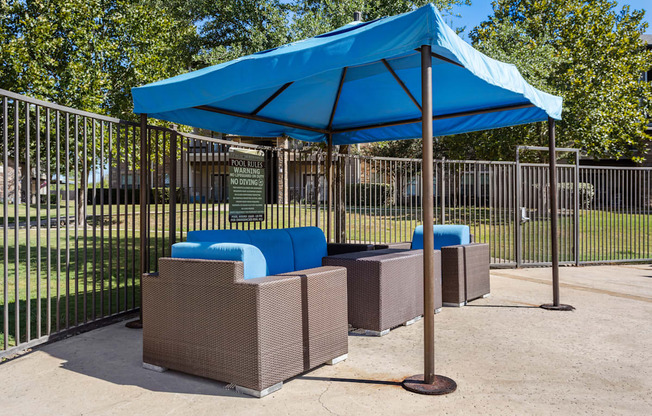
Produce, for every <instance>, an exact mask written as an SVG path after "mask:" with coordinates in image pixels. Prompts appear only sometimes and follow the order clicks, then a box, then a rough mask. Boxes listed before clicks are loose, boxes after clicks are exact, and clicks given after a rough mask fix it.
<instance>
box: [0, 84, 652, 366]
mask: <svg viewBox="0 0 652 416" xmlns="http://www.w3.org/2000/svg"><path fill="white" fill-rule="evenodd" d="M0 106H1V108H2V110H1V111H0V129H1V130H2V140H1V142H0V146H1V149H2V159H1V160H0V168H1V170H0V201H1V202H0V204H1V205H2V207H3V210H2V226H1V227H0V229H1V230H2V243H3V249H2V250H0V256H1V257H2V273H3V278H2V281H3V288H2V291H1V292H0V309H1V313H0V320H1V325H0V357H2V356H6V355H10V354H12V353H14V352H15V351H16V350H19V349H24V348H27V347H29V346H31V345H35V344H38V343H42V342H45V341H48V340H50V339H53V338H56V337H59V336H63V335H66V334H68V333H70V332H75V331H79V330H82V329H84V328H86V327H88V326H89V325H96V324H99V323H103V322H106V321H107V319H111V318H112V317H119V316H120V315H122V314H126V313H131V312H134V311H136V310H137V309H138V308H139V295H140V279H139V278H138V276H139V275H140V272H141V270H140V268H141V266H140V259H141V255H143V254H147V256H146V258H147V259H148V260H149V261H148V263H147V264H146V268H147V269H148V270H149V271H155V270H156V269H157V267H158V265H157V263H158V262H157V261H156V259H157V258H159V257H161V256H166V255H169V253H170V246H171V244H173V243H174V242H176V241H183V240H184V239H185V236H186V233H187V232H188V231H191V230H198V229H226V228H229V229H231V228H240V229H243V228H246V229H257V228H283V227H296V226H305V225H313V226H317V227H321V228H322V229H324V230H325V231H326V232H327V233H328V234H330V236H331V238H332V239H333V240H335V241H359V242H369V243H383V242H399V241H409V240H411V237H412V231H413V230H414V228H415V226H416V225H418V224H420V223H421V220H422V215H423V213H422V210H421V202H422V201H421V195H422V183H421V171H422V165H421V163H422V162H421V160H418V159H398V158H378V157H366V156H360V155H357V154H336V155H334V157H333V190H332V206H333V210H332V213H331V214H330V219H329V213H328V209H327V207H328V205H327V204H328V197H327V195H328V189H327V181H326V155H325V153H324V151H323V150H321V149H320V148H318V147H310V146H302V145H301V144H300V143H295V142H292V141H285V140H284V141H281V142H279V144H278V145H276V146H256V145H250V144H245V143H235V142H233V141H229V140H221V139H215V138H210V137H205V136H200V135H197V134H191V133H185V132H179V131H175V130H170V129H166V128H162V127H157V126H151V125H150V126H147V136H146V137H147V139H146V141H145V142H146V143H145V145H146V146H147V154H148V155H149V156H148V160H146V161H145V162H146V163H145V165H146V166H148V169H147V170H146V172H141V170H140V168H139V167H140V164H141V161H140V156H139V155H140V127H139V125H138V124H136V123H131V122H126V121H123V120H118V119H114V118H110V117H104V116H99V115H96V114H91V113H87V112H83V111H78V110H75V109H71V108H66V107H62V106H58V105H55V104H50V103H47V102H43V101H39V100H35V99H32V98H29V97H25V96H21V95H17V94H14V93H11V92H8V91H3V90H0ZM232 149H256V150H258V151H260V152H262V154H263V156H264V160H265V169H266V171H265V172H266V173H265V175H266V192H265V211H266V213H265V214H266V215H265V219H264V220H263V221H258V222H249V223H236V222H231V221H229V215H228V214H229V201H228V194H229V192H228V187H229V176H228V160H229V152H230V150H232ZM547 169H548V167H547V165H541V164H527V163H517V162H486V161H449V160H438V161H435V166H434V172H435V178H434V179H435V180H434V195H435V201H434V205H435V211H434V212H433V215H434V218H435V223H459V224H467V225H469V226H470V227H471V230H472V233H473V235H474V238H475V241H479V242H485V243H488V244H490V247H491V256H492V260H491V261H492V265H493V266H494V267H515V266H528V265H545V264H547V263H549V262H550V248H549V241H550V234H549V220H550V211H549V209H548V206H547V200H548V195H549V191H548V190H549V183H548V170H547ZM141 174H145V175H147V177H146V183H147V184H148V185H147V192H145V193H144V194H143V195H145V198H147V199H148V201H147V202H148V204H147V206H146V209H147V212H146V215H147V218H146V221H145V224H147V225H148V231H147V232H146V233H144V235H143V234H141V230H140V220H141V217H140V210H139V203H140V197H141V193H140V175H141ZM558 177H559V184H558V188H559V190H558V192H559V195H558V197H559V198H558V199H559V210H558V213H557V215H558V216H559V227H560V231H559V235H558V238H559V239H560V260H561V261H562V262H563V263H568V264H584V263H606V262H614V261H651V260H652V255H651V253H650V243H651V240H652V234H651V232H650V231H651V230H650V222H651V219H652V215H651V214H652V213H651V212H650V210H651V205H650V204H651V201H652V198H651V186H652V183H651V182H650V179H651V178H650V170H649V169H646V168H611V167H584V166H581V167H579V168H578V167H576V166H575V165H563V164H562V165H559V166H558ZM329 226H330V228H329ZM141 238H146V241H145V247H147V249H148V252H147V253H141V251H140V247H141V244H140V243H141Z"/></svg>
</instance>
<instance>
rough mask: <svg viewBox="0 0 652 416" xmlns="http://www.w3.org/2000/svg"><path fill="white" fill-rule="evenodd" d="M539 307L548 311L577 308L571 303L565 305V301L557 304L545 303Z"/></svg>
mask: <svg viewBox="0 0 652 416" xmlns="http://www.w3.org/2000/svg"><path fill="white" fill-rule="evenodd" d="M539 307H540V308H541V309H545V310H547V311H574V310H575V308H574V307H572V306H571V305H565V304H563V303H562V304H559V305H555V304H552V303H545V304H543V305H541V306H539Z"/></svg>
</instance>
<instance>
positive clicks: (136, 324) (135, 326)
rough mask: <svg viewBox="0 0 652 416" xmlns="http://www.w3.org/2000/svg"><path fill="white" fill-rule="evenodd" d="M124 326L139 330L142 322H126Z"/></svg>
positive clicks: (138, 320)
mask: <svg viewBox="0 0 652 416" xmlns="http://www.w3.org/2000/svg"><path fill="white" fill-rule="evenodd" d="M125 326H126V327H127V328H131V329H141V328H142V327H143V321H141V320H140V319H135V320H133V321H129V322H127V323H126V324H125Z"/></svg>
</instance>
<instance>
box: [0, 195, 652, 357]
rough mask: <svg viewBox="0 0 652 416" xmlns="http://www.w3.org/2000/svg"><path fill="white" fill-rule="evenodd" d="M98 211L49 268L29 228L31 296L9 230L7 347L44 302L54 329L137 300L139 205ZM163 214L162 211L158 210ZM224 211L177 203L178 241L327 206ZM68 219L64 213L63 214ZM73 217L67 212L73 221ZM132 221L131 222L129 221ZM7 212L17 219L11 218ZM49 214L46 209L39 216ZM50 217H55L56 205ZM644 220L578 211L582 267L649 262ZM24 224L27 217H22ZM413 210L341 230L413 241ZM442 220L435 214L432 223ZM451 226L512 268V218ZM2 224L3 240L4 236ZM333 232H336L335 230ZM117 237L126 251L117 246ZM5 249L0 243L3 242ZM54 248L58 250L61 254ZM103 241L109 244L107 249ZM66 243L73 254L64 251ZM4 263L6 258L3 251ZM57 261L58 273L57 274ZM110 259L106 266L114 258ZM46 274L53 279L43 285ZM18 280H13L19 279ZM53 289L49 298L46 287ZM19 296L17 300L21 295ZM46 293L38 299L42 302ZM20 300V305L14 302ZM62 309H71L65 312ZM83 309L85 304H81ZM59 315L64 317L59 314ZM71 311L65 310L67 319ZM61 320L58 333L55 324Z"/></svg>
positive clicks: (545, 235) (540, 237) (378, 214)
mask: <svg viewBox="0 0 652 416" xmlns="http://www.w3.org/2000/svg"><path fill="white" fill-rule="evenodd" d="M13 208H14V207H13V206H10V209H9V210H8V218H9V221H8V224H13V218H14V217H13V213H14V209H13ZM101 208H102V209H101V210H100V207H96V214H98V215H100V211H101V215H103V216H104V217H103V220H102V221H100V220H99V217H95V218H97V220H93V217H92V207H90V208H89V210H88V211H87V214H88V215H91V217H89V222H88V224H87V227H81V226H80V227H78V228H77V235H76V236H75V224H74V223H71V224H70V225H69V234H68V236H67V237H66V231H65V226H60V229H59V235H58V237H57V231H56V228H50V229H49V231H50V251H49V253H50V261H49V264H48V261H47V254H48V251H47V247H46V242H47V230H46V228H41V231H40V239H41V248H40V255H41V262H40V263H39V262H38V256H37V254H38V248H37V235H39V234H38V232H37V230H36V228H32V229H30V232H29V246H30V263H29V277H30V279H29V280H30V282H29V289H28V282H27V280H28V279H27V275H28V273H27V271H28V265H27V262H26V258H27V241H28V233H27V230H26V229H25V228H19V229H18V248H19V261H18V262H17V268H16V262H15V235H16V234H15V233H16V230H15V229H12V228H9V229H8V230H7V239H8V244H7V249H8V251H9V255H8V258H7V267H6V270H5V267H4V266H3V270H2V272H3V273H5V271H6V273H7V275H8V281H7V294H6V303H7V305H8V307H7V309H8V314H9V320H8V323H9V336H8V342H9V346H12V345H15V343H16V340H15V339H14V334H15V314H16V309H17V308H18V310H19V311H20V314H19V316H20V324H19V325H20V326H19V329H20V337H21V342H23V341H25V340H26V337H25V335H26V332H27V327H26V322H27V320H26V319H25V317H26V314H27V305H28V304H29V306H30V315H31V316H30V320H29V321H30V323H31V325H30V334H31V337H32V338H34V337H36V336H37V335H38V334H37V328H36V322H37V320H36V316H37V311H38V310H40V313H41V323H42V324H41V328H40V330H41V334H45V333H46V329H47V325H48V323H47V319H46V317H47V310H48V299H49V309H50V314H51V319H50V326H51V329H52V331H53V332H54V331H56V330H57V329H64V328H66V326H74V325H75V324H77V323H83V322H85V321H89V320H92V319H94V318H98V317H101V316H106V315H109V314H111V313H115V312H118V311H122V310H125V309H130V308H132V307H134V306H137V305H138V302H139V290H140V288H139V279H138V278H137V276H138V275H139V271H138V270H137V269H138V267H139V261H140V251H139V247H140V233H139V231H138V229H139V221H140V215H139V213H138V207H137V206H136V207H132V206H128V210H127V212H128V214H127V215H125V206H124V205H122V206H120V210H119V215H118V207H117V206H115V205H114V206H111V207H109V206H104V207H101ZM157 208H158V209H157ZM163 208H164V206H161V205H159V206H158V207H155V206H152V207H151V208H150V213H149V215H148V220H149V223H150V229H151V232H150V235H149V239H150V244H149V247H150V258H151V261H150V265H151V267H150V270H155V269H156V258H157V257H159V256H163V255H167V254H169V243H170V236H169V228H168V225H169V219H170V218H169V216H170V213H169V211H168V210H167V206H165V208H166V210H164V209H163ZM227 209H228V205H227V204H222V205H218V204H215V205H214V206H213V205H207V204H178V205H177V210H178V211H177V214H176V217H175V220H176V224H177V241H179V239H185V233H186V232H187V231H188V230H194V229H212V228H240V229H249V228H250V227H251V228H254V227H255V228H272V227H279V228H282V227H297V226H305V225H318V226H321V227H322V228H325V224H326V213H325V211H324V207H323V206H322V207H321V209H320V210H317V209H316V208H315V207H314V206H311V205H304V204H298V203H297V204H296V205H295V204H291V205H268V206H267V208H266V209H267V212H266V219H265V221H264V222H262V223H256V224H252V225H250V224H243V223H231V222H230V221H229V219H228V211H227ZM60 211H61V215H65V214H64V212H65V209H64V207H60ZM74 212H75V209H74V207H73V206H69V214H70V215H74ZM134 213H135V215H133V214H134ZM9 214H11V215H9ZM45 214H46V210H45V208H42V210H41V217H42V218H45V216H46V215H45ZM51 215H52V216H54V215H55V209H54V208H53V207H51ZM29 216H30V217H31V218H32V221H36V220H37V217H38V213H37V212H36V209H35V208H34V207H32V208H31V209H30V212H29ZM650 217H651V216H645V215H638V214H630V215H624V214H616V213H611V212H607V211H587V210H585V211H582V212H581V213H580V224H579V235H580V261H602V260H616V259H643V258H649V257H650V246H651V245H652V230H651V226H652V218H650ZM20 218H22V219H20ZM25 218H27V212H26V208H25V206H24V205H22V206H19V221H24V219H25ZM419 222H420V221H419V218H418V211H417V209H416V207H413V208H411V209H410V208H409V207H389V206H385V207H377V208H373V209H372V208H366V209H363V208H358V209H347V210H346V212H345V224H346V225H345V231H346V235H347V240H348V241H356V242H369V243H374V242H378V243H380V242H398V241H409V240H410V239H411V237H412V231H413V229H414V227H415V226H416V225H417V224H418V223H419ZM437 222H439V215H436V216H435V223H437ZM447 222H449V223H465V224H468V225H470V227H471V232H472V233H473V234H474V236H475V241H477V242H484V243H489V244H490V246H491V256H492V258H493V259H494V260H493V261H494V262H506V263H513V262H514V261H515V253H514V249H513V240H514V224H513V221H512V218H511V214H510V213H509V212H506V211H505V212H497V211H495V212H490V211H489V209H484V208H472V209H469V208H464V209H455V208H453V209H448V210H447ZM559 228H560V239H559V241H560V260H561V261H573V260H574V254H573V253H574V246H573V238H572V236H573V234H572V231H573V219H572V217H568V216H562V217H560V220H559ZM548 229H549V221H548V220H547V219H543V220H539V221H530V222H527V223H525V224H523V225H522V227H521V230H522V241H523V250H522V258H523V261H524V263H527V262H542V261H550V252H549V243H548V241H549V232H548ZM3 232H4V231H3V228H2V224H0V238H3V237H4V234H3ZM333 232H334V225H333ZM118 237H119V239H120V244H119V245H118ZM0 241H1V240H0ZM57 242H58V244H59V246H58V247H57ZM102 243H103V244H102ZM66 244H68V248H67V247H66ZM0 258H2V260H3V264H4V252H3V251H2V250H0ZM57 259H59V261H60V266H59V267H58V266H57ZM109 259H110V260H109ZM47 270H49V271H50V280H49V283H48V280H47ZM16 275H17V278H16ZM48 286H49V289H50V295H49V298H48V295H47V289H48ZM16 288H17V292H18V293H17V294H16ZM39 291H40V295H39ZM109 293H110V296H109ZM16 299H18V302H16ZM4 305H5V294H4V290H0V348H3V342H4V336H5V335H4V334H3V330H2V328H3V320H4V308H5V306H4ZM66 305H68V306H67V307H66ZM84 305H85V306H84ZM57 311H58V313H57ZM66 311H67V312H66ZM57 320H58V325H59V326H57Z"/></svg>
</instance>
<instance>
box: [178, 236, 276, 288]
mask: <svg viewBox="0 0 652 416" xmlns="http://www.w3.org/2000/svg"><path fill="white" fill-rule="evenodd" d="M172 257H175V258H182V259H202V260H231V261H241V262H242V263H243V264H244V278H245V279H253V278H256V277H264V276H267V267H266V262H265V256H263V253H262V252H261V251H260V250H259V249H258V248H257V247H255V246H253V245H251V244H239V243H214V242H210V241H199V242H185V243H176V244H173V245H172Z"/></svg>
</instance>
